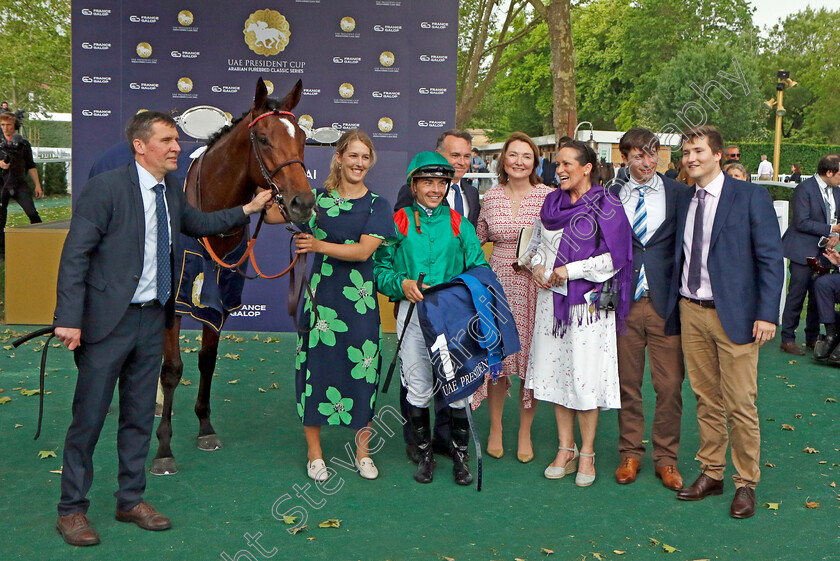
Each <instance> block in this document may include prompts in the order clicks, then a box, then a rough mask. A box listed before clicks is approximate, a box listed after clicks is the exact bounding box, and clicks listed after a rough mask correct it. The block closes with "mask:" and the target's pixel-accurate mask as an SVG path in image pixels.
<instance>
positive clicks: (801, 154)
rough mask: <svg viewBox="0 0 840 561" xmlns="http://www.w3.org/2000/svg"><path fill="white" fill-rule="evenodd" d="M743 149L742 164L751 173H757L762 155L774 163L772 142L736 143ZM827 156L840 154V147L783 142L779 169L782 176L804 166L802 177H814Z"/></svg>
mask: <svg viewBox="0 0 840 561" xmlns="http://www.w3.org/2000/svg"><path fill="white" fill-rule="evenodd" d="M735 144H736V145H737V146H738V148H740V149H741V163H742V164H744V166H746V168H747V169H748V170H749V172H750V173H756V171H757V170H758V163H759V162H760V161H761V155H762V154H767V159H768V160H769V161H770V163H773V143H772V142H736V143H735ZM826 154H840V146H836V145H831V144H787V143H785V142H784V140H782V150H781V154H780V155H779V169H778V170H776V171H777V172H779V173H781V174H786V173H790V166H791V165H793V164H799V165H800V166H802V176H803V178H804V177H805V176H806V175H813V174H814V173H816V171H817V162H819V161H820V158H822V157H823V156H825V155H826Z"/></svg>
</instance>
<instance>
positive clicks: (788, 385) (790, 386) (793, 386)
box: [785, 384, 796, 388]
mask: <svg viewBox="0 0 840 561" xmlns="http://www.w3.org/2000/svg"><path fill="white" fill-rule="evenodd" d="M785 385H786V386H787V387H789V388H795V387H796V384H785Z"/></svg>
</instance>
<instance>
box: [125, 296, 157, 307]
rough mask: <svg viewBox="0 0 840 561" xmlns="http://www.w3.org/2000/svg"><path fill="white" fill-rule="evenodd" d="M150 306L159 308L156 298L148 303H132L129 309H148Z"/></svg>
mask: <svg viewBox="0 0 840 561" xmlns="http://www.w3.org/2000/svg"><path fill="white" fill-rule="evenodd" d="M151 306H160V302H158V300H157V298H155V299H153V300H149V301H148V302H132V303H131V304H129V307H131V308H149V307H151Z"/></svg>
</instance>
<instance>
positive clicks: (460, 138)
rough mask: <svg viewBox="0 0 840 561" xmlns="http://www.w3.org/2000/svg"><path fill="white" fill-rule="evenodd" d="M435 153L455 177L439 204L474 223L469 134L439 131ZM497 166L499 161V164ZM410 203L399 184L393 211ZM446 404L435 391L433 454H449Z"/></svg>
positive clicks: (413, 452) (407, 434)
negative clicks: (449, 167)
mask: <svg viewBox="0 0 840 561" xmlns="http://www.w3.org/2000/svg"><path fill="white" fill-rule="evenodd" d="M435 152H438V153H439V154H441V155H443V157H444V158H446V161H448V162H449V164H450V165H451V166H452V167H454V168H455V176H454V177H453V178H452V183H451V184H450V185H449V190H448V191H447V192H446V199H444V201H443V204H445V205H447V206H448V207H450V208H454V209H455V210H456V211H458V213H459V214H461V215H462V216H465V217H466V218H467V220H469V221H470V224H472V225H473V226H475V225H476V224H478V213H479V212H480V211H481V203H479V199H478V189H476V188H475V187H473V186H472V184H471V183H470V181H469V180H467V179H463V177H464V174H465V173H467V172H468V171H469V169H470V165H471V163H472V135H470V133H468V132H466V131H462V130H458V129H451V130H448V131H446V132H444V133H442V134H441V135H440V136H439V137H438V139H437V148H435ZM499 165H501V162H500V164H499ZM413 204H414V195H413V194H412V193H411V188H410V187H409V185H408V184H405V185H403V186H402V187H400V191H399V194H398V195H397V204H395V205H394V212H397V211H398V210H400V209H401V208H405V207H407V206H411V205H413ZM406 395H407V394H406V390H405V387H403V386H401V387H400V408H401V409H402V413H403V417H405V418H406V419H408V418H409V416H408V412H409V410H408V401H406ZM450 414H451V412H450V407H449V406H448V405H446V401H445V400H444V399H443V398H442V397H441V395H440V392H436V393H435V430H434V435H432V448H433V449H434V451H435V453H436V454H441V455H444V456H451V450H450V448H449V445H448V444H447V443H449V442H451V441H452V439H451V438H450V431H449V418H450ZM408 425H409V424H408V423H406V424H405V425H404V426H403V437H404V438H405V444H406V446H405V453H406V455H407V456H408V457H409V459H411V461H413V462H414V463H417V461H418V456H417V445H416V444H415V442H414V435H413V434H412V432H411V429H410V427H409V426H408Z"/></svg>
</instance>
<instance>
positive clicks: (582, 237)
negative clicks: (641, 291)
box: [520, 141, 633, 487]
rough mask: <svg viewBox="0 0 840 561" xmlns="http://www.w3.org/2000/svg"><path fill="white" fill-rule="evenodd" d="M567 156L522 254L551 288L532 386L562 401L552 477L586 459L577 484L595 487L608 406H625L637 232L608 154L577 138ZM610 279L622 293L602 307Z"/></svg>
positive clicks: (541, 307) (538, 321) (532, 363)
mask: <svg viewBox="0 0 840 561" xmlns="http://www.w3.org/2000/svg"><path fill="white" fill-rule="evenodd" d="M558 160H559V163H558V168H557V176H558V178H559V179H560V189H557V190H556V191H554V192H552V193H551V194H549V195H548V196H547V197H546V199H545V203H544V204H543V207H542V211H541V213H540V220H539V221H537V222H536V223H535V228H534V236H533V238H532V239H533V240H536V241H538V242H539V243H538V244H536V243H533V245H531V246H529V248H528V250H527V253H526V255H525V256H524V257H523V259H522V260H521V261H520V263H522V264H524V265H526V266H530V268H531V269H532V270H533V271H534V277H535V282H536V283H537V284H538V285H539V286H540V287H541V288H542V290H540V292H539V295H538V296H537V310H536V317H535V320H534V321H535V329H534V338H533V341H532V343H531V353H530V356H529V358H528V370H527V373H526V376H525V387H526V388H528V389H531V390H533V391H534V398H535V399H539V400H543V401H549V402H552V403H554V404H555V416H556V417H557V432H558V436H559V441H560V449H559V451H558V453H557V457H556V458H555V459H554V461H553V462H552V463H551V465H549V466H548V467H547V468H546V470H545V476H546V477H547V478H549V479H560V478H561V477H563V476H565V475H568V474H570V473H572V472H574V471H575V468H576V466H577V464H578V461H579V462H580V467H579V469H578V470H577V475H576V477H575V483H576V484H577V485H578V486H581V487H586V486H589V485H591V484H592V483H593V482H594V481H595V450H594V442H595V429H596V427H597V424H598V410H599V409H619V408H620V407H621V398H620V396H619V389H618V359H617V354H616V329H617V328H618V329H622V328H623V322H624V319H625V317H626V316H627V314H628V312H629V309H630V296H631V287H630V284H631V282H630V280H631V274H632V264H633V248H632V233H631V229H630V224H629V222H628V221H627V216H626V214H625V213H624V210H623V209H622V206H621V202H620V201H618V200H615V199H614V198H613V197H612V196H611V195H609V194H608V193H606V192H605V191H604V188H603V187H602V186H601V185H599V184H598V178H597V170H598V160H597V157H596V156H595V153H594V152H593V151H592V150H591V149H590V148H589V147H588V146H586V145H585V144H583V143H582V142H577V141H573V142H570V143H568V144H566V145H565V146H564V147H563V149H562V150H561V151H560V154H559V158H558ZM609 279H613V281H612V292H617V293H618V301H617V303H616V304H615V309H614V311H607V310H606V309H601V299H602V296H601V290H602V287H603V283H604V281H607V280H609ZM603 299H604V300H606V299H607V295H606V294H605V295H603ZM605 305H606V304H605ZM575 417H577V418H578V423H579V425H580V433H581V439H582V441H581V447H580V451H578V448H577V445H576V444H575V441H574V421H575ZM578 458H580V460H578Z"/></svg>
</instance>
